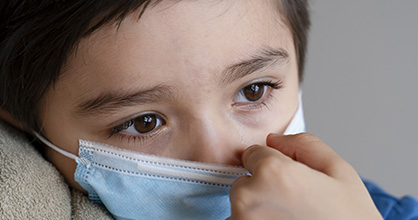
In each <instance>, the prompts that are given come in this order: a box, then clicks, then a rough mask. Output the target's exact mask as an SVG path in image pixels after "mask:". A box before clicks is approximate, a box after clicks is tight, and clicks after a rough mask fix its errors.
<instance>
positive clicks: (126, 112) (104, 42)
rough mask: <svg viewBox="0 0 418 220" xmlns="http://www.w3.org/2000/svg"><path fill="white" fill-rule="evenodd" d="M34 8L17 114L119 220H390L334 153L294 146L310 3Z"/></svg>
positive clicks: (26, 8) (20, 57)
mask: <svg viewBox="0 0 418 220" xmlns="http://www.w3.org/2000/svg"><path fill="white" fill-rule="evenodd" d="M5 4H7V3H5ZM10 4H13V3H10ZM19 4H20V3H16V5H11V6H7V7H4V9H2V10H1V12H2V13H1V14H2V29H3V30H4V31H2V32H3V33H2V38H1V39H2V44H1V45H2V46H1V56H0V59H1V61H0V62H1V68H2V70H1V76H0V77H1V78H2V80H1V81H2V84H3V85H2V91H1V101H2V103H3V105H2V114H1V116H2V118H3V119H4V120H6V121H8V122H9V123H11V124H14V125H15V126H16V127H19V128H20V129H22V130H24V131H26V132H28V133H33V134H34V135H36V136H37V138H38V139H39V140H40V141H42V142H43V143H44V145H43V146H44V148H43V149H42V150H43V151H44V155H45V158H46V159H47V160H48V161H50V162H51V163H52V164H53V165H54V166H55V167H57V168H58V170H59V171H60V172H61V173H62V175H63V176H64V178H65V179H66V181H67V182H68V184H69V185H70V186H71V187H73V188H75V189H78V190H80V191H82V192H84V193H86V194H88V195H89V198H90V199H91V200H93V201H96V202H99V203H103V204H104V205H105V206H106V208H107V209H108V210H109V211H110V212H111V213H112V215H113V216H114V217H115V218H118V219H135V218H139V219H167V218H172V219H177V218H179V219H180V218H181V219H220V218H227V217H230V219H255V218H260V217H261V218H266V219H270V218H271V219H283V218H284V219H339V218H342V216H344V217H346V218H347V219H381V215H380V214H379V212H378V209H377V208H376V206H375V205H374V203H373V201H372V199H371V197H370V195H369V193H368V192H367V190H366V188H365V186H364V185H363V183H362V181H361V179H360V178H359V177H358V175H357V174H356V172H355V171H354V170H353V168H352V167H351V166H350V165H349V164H347V163H346V162H345V161H344V160H342V159H341V158H340V157H339V156H338V155H336V154H335V152H333V151H332V150H331V149H330V148H329V147H328V146H327V145H326V144H324V143H323V142H322V141H320V140H319V139H318V138H317V137H315V136H313V135H310V134H299V135H295V136H282V135H278V134H283V133H285V134H290V133H300V132H304V125H303V117H302V106H301V103H300V99H299V82H300V80H301V76H302V72H303V63H304V52H305V48H306V32H307V29H308V27H309V17H308V12H307V5H306V4H307V3H306V1H277V0H269V1H267V0H256V1H254V0H251V1H126V2H125V1H109V2H106V1H98V2H92V1H71V2H65V1H64V2H63V1H58V2H54V1H52V2H51V3H49V2H43V3H42V4H38V3H36V5H31V3H26V4H25V3H21V5H19ZM10 91H13V93H11V92H10ZM269 133H275V134H271V135H269V136H268V137H267V139H266V135H267V134H269ZM265 145H267V146H268V147H266V146H265ZM249 146H250V147H249ZM150 155H154V156H150ZM192 161H193V162H192ZM225 165H227V166H225ZM236 166H243V167H244V168H245V169H246V170H248V172H249V173H250V174H248V175H247V173H246V172H247V171H246V170H243V169H242V168H237V167H236ZM403 201H404V200H402V202H403ZM408 202H409V203H408V204H407V205H411V204H413V203H414V201H413V200H410V201H409V200H408ZM376 203H377V204H379V203H378V202H376ZM411 207H412V206H411ZM392 208H393V209H395V207H392ZM397 208H398V207H396V209H397ZM386 210H387V208H386ZM405 210H406V211H405V212H408V213H409V214H410V213H413V212H414V211H413V209H412V208H410V209H405ZM383 211H385V210H383ZM383 211H382V212H383ZM415 213H416V211H415ZM383 214H384V212H383ZM409 214H404V213H402V214H401V215H402V216H407V215H409ZM401 215H398V216H401ZM388 216H389V217H391V216H390V215H388ZM398 216H397V217H398ZM410 216H412V215H409V217H410Z"/></svg>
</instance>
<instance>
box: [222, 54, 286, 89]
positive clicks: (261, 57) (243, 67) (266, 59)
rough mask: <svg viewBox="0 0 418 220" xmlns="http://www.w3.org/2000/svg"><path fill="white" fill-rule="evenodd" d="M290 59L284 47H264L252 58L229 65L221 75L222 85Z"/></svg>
mask: <svg viewBox="0 0 418 220" xmlns="http://www.w3.org/2000/svg"><path fill="white" fill-rule="evenodd" d="M288 61H289V54H288V53H287V52H286V50H284V49H281V48H280V49H275V48H272V47H264V48H262V49H261V50H259V51H258V52H257V53H256V54H255V55H253V56H252V57H251V58H250V59H247V60H244V61H241V62H239V63H237V64H234V65H231V66H229V67H227V68H226V69H225V70H224V71H223V72H222V76H221V85H227V84H229V83H231V82H233V81H235V80H238V79H240V78H243V77H245V76H247V75H250V74H252V73H254V72H256V71H259V70H261V69H264V68H267V67H270V66H272V65H275V64H277V65H281V64H284V63H287V62H288Z"/></svg>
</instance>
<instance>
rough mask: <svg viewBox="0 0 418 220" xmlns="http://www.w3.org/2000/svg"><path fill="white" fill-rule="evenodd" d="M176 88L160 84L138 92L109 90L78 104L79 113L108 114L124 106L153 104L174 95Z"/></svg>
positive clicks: (83, 114) (77, 110)
mask: <svg viewBox="0 0 418 220" xmlns="http://www.w3.org/2000/svg"><path fill="white" fill-rule="evenodd" d="M173 96H174V88H172V87H171V86H166V85H158V86H155V87H153V88H151V89H148V90H144V91H137V92H119V91H108V92H105V93H102V94H100V95H99V96H97V97H95V98H92V99H89V100H87V101H83V102H81V103H80V104H78V105H77V107H76V110H75V113H76V114H77V115H81V116H85V115H106V114H111V113H114V112H117V110H119V109H121V108H123V107H130V106H134V105H145V104H151V103H155V102H158V101H162V100H170V99H173V98H174V97H173Z"/></svg>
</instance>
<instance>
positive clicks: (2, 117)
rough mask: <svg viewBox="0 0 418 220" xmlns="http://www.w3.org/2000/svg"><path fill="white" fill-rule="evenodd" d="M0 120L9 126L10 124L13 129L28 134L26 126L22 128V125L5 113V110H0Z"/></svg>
mask: <svg viewBox="0 0 418 220" xmlns="http://www.w3.org/2000/svg"><path fill="white" fill-rule="evenodd" d="M0 120H3V121H5V122H7V123H9V124H11V125H12V126H13V127H15V128H17V129H19V130H21V131H24V132H29V129H28V128H27V126H24V124H23V123H21V122H19V121H18V120H16V119H14V117H13V116H12V115H11V114H10V113H9V112H7V111H6V110H4V109H2V108H0Z"/></svg>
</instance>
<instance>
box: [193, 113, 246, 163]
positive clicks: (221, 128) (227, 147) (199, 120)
mask: <svg viewBox="0 0 418 220" xmlns="http://www.w3.org/2000/svg"><path fill="white" fill-rule="evenodd" d="M237 126H238V125H237V123H235V122H234V121H233V119H232V118H230V117H228V116H227V115H226V114H222V113H219V112H216V111H205V112H200V113H199V116H198V117H196V118H195V120H194V121H193V124H192V126H191V134H190V138H191V140H192V144H193V145H194V146H195V147H194V148H193V149H194V150H193V151H194V152H193V157H194V158H193V160H197V161H201V162H207V163H217V164H228V165H241V160H240V158H241V154H242V151H243V148H244V146H243V143H242V141H241V140H242V138H241V134H240V129H239V128H238V127H237Z"/></svg>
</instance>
